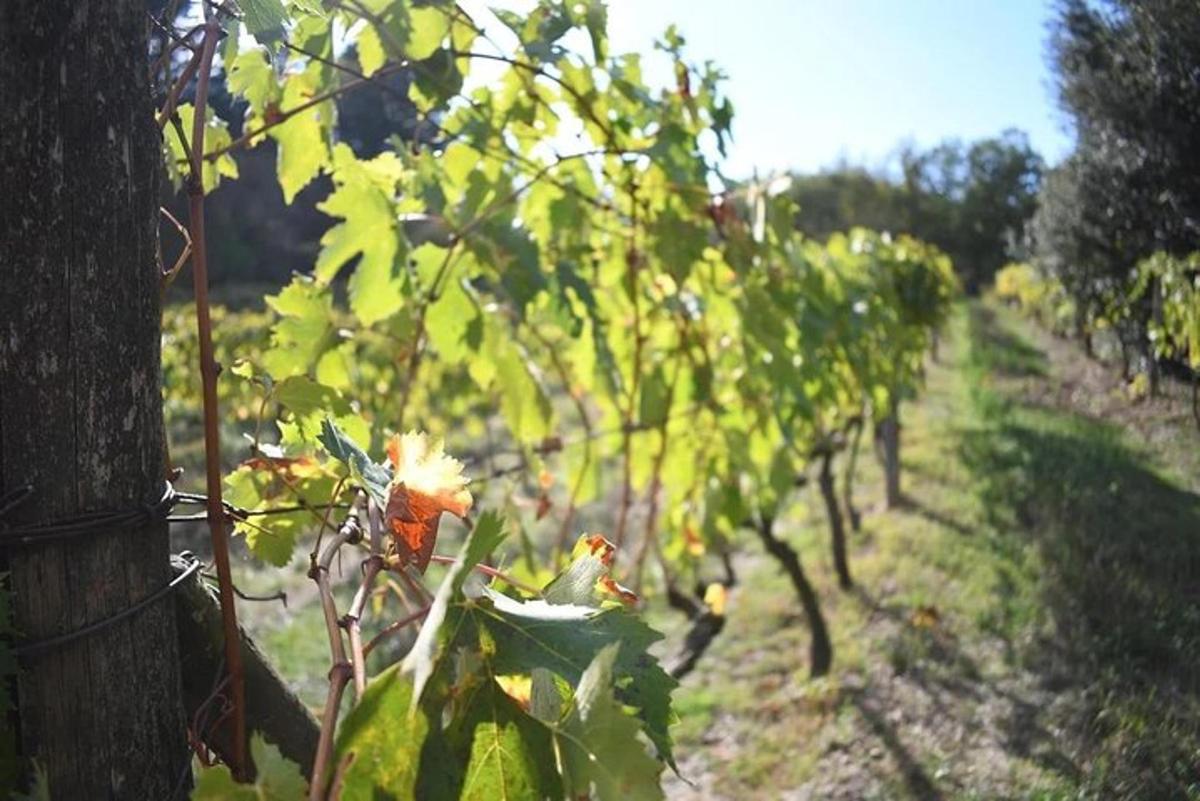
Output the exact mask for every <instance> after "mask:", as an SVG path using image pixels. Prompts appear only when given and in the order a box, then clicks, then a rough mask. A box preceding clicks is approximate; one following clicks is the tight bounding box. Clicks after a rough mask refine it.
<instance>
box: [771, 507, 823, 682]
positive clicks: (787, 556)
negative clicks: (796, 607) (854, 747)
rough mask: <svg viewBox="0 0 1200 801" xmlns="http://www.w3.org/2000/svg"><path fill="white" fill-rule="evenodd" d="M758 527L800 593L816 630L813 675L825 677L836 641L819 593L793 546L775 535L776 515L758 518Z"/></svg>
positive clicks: (811, 658) (811, 652)
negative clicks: (832, 635)
mask: <svg viewBox="0 0 1200 801" xmlns="http://www.w3.org/2000/svg"><path fill="white" fill-rule="evenodd" d="M754 530H755V532H757V534H758V538H759V539H760V540H761V541H762V544H763V547H764V548H766V550H767V553H769V554H771V556H773V557H775V560H776V561H777V562H779V564H780V565H781V566H782V567H783V569H784V572H786V573H787V574H788V578H789V579H791V580H792V586H793V587H795V588H796V595H797V596H799V598H800V605H801V606H802V607H803V608H804V615H805V617H806V618H808V627H809V630H810V631H811V632H812V644H811V645H810V646H809V662H808V664H809V675H810V676H812V677H813V678H817V677H818V676H824V675H825V674H826V673H828V672H829V668H830V666H831V665H832V663H833V644H832V643H831V642H830V641H829V629H828V628H827V627H826V626H825V616H824V615H822V614H821V602H820V601H819V600H818V599H817V592H816V590H815V589H813V586H812V584H811V583H810V582H809V580H808V576H807V575H805V573H804V566H803V565H802V564H800V555H799V554H798V553H796V551H795V549H794V548H792V546H790V545H788V544H787V543H786V542H784V541H783V540H781V539H779V538H778V537H776V536H775V520H774V518H772V517H768V516H766V515H763V516H762V517H761V518H760V519H759V520H757V521H755V523H754Z"/></svg>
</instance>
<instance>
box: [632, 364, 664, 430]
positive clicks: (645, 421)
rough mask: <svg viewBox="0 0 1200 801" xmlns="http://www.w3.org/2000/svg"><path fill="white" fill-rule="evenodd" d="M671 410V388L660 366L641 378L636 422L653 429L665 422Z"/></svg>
mask: <svg viewBox="0 0 1200 801" xmlns="http://www.w3.org/2000/svg"><path fill="white" fill-rule="evenodd" d="M670 408H671V387H670V385H669V384H668V383H667V378H666V376H665V375H664V374H663V369H662V365H659V366H657V367H655V368H654V370H653V371H652V372H650V373H649V374H647V375H645V376H643V377H642V385H641V390H640V392H639V397H638V422H639V423H641V424H642V425H644V426H649V427H655V426H659V425H662V424H663V423H665V422H666V421H667V415H668V413H669V411H670Z"/></svg>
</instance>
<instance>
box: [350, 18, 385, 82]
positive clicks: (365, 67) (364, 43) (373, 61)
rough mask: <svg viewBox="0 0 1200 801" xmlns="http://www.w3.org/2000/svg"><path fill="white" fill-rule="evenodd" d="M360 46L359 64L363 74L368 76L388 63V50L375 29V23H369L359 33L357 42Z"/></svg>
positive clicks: (358, 46)
mask: <svg viewBox="0 0 1200 801" xmlns="http://www.w3.org/2000/svg"><path fill="white" fill-rule="evenodd" d="M356 45H357V48H358V66H359V67H360V68H361V69H362V74H363V75H365V76H367V77H368V78H369V77H371V76H372V75H374V74H375V72H376V71H377V70H378V69H379V68H380V67H382V66H383V65H384V64H386V63H387V50H385V49H384V47H383V42H382V41H381V40H380V38H379V32H378V31H376V30H375V27H374V26H373V25H367V26H365V27H364V28H363V30H362V33H360V34H359V35H358V41H357V42H356Z"/></svg>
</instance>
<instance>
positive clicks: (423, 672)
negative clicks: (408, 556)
mask: <svg viewBox="0 0 1200 801" xmlns="http://www.w3.org/2000/svg"><path fill="white" fill-rule="evenodd" d="M505 536H506V533H505V531H504V522H503V521H502V520H501V519H500V516H499V515H497V514H496V513H495V512H492V511H487V512H484V513H483V514H481V515H480V516H479V520H478V521H477V522H476V523H475V527H474V528H473V529H471V533H470V534H469V535H468V536H467V540H466V542H464V543H463V546H462V550H461V551H460V552H459V555H458V559H456V560H455V562H454V564H453V565H451V566H450V569H449V570H448V571H447V572H446V577H445V578H443V579H442V583H441V584H440V585H439V586H438V591H437V594H436V595H434V598H433V603H432V604H431V605H430V607H429V613H428V614H427V615H426V616H425V622H424V623H422V624H421V633H420V634H418V635H417V641H416V642H415V643H414V644H413V647H412V650H411V651H409V652H408V656H406V657H405V658H404V670H405V672H407V673H411V674H412V676H413V687H414V690H413V703H414V704H416V703H419V702H420V700H421V695H422V693H424V691H425V687H426V685H427V684H428V683H429V679H430V678H431V677H432V676H433V673H434V670H435V669H436V667H437V663H438V662H439V660H440V659H441V657H442V655H443V654H444V651H445V634H446V633H445V632H443V631H442V624H443V623H444V622H445V620H446V617H447V614H448V612H449V610H450V607H451V604H452V603H454V602H455V601H456V600H457V599H458V598H459V597H460V596H461V594H462V587H463V582H464V581H466V579H467V576H468V575H470V573H471V571H472V570H474V568H475V565H477V564H479V563H480V561H482V560H483V558H484V557H485V556H487V555H488V553H490V552H491V551H493V550H494V549H495V548H496V546H498V545H499V544H500V543H501V542H502V541H503V540H504V537H505Z"/></svg>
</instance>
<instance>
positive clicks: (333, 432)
mask: <svg viewBox="0 0 1200 801" xmlns="http://www.w3.org/2000/svg"><path fill="white" fill-rule="evenodd" d="M318 440H320V442H321V445H322V446H323V447H324V448H325V451H326V452H327V453H328V454H329V455H330V456H332V457H333V458H335V459H338V460H340V461H341V462H343V463H344V464H345V465H346V466H347V467H348V468H350V476H351V477H352V478H353V479H354V480H355V481H356V482H357V483H358V484H359V485H360V486H362V488H363V489H365V490H366V491H367V492H368V493H369V494H370V495H371V498H372V500H374V501H375V503H376V504H377V505H378V506H379V508H380V509H386V508H387V504H388V485H390V484H391V483H392V473H391V470H389V469H388V468H387V466H386V465H382V464H378V463H376V462H373V461H371V457H370V456H368V455H367V452H366V451H364V450H363V449H362V448H360V447H359V446H358V443H356V442H355V441H354V440H352V439H351V438H350V437H349V436H348V435H347V434H346V433H345V432H344V431H343V430H342V429H341V428H340V427H339V426H338V425H337V423H335V422H334V421H333V420H330V419H329V418H326V419H325V420H323V421H322V422H321V434H320V436H319V437H318Z"/></svg>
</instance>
